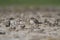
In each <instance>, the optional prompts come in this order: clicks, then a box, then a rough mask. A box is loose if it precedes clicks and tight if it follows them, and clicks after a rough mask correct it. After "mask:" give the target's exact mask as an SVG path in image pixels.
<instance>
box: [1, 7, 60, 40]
mask: <svg viewBox="0 0 60 40" xmlns="http://www.w3.org/2000/svg"><path fill="white" fill-rule="evenodd" d="M0 40H60V8H54V7H40V8H19V7H17V8H14V7H6V8H2V7H1V8H0Z"/></svg>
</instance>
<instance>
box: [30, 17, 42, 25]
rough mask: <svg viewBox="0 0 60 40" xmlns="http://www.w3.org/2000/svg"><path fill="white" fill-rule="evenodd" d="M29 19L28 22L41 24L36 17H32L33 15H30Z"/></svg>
mask: <svg viewBox="0 0 60 40" xmlns="http://www.w3.org/2000/svg"><path fill="white" fill-rule="evenodd" d="M30 19H31V20H30V23H32V24H33V23H34V24H42V22H39V21H38V20H37V19H36V18H34V17H32V18H30Z"/></svg>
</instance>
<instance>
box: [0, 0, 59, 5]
mask: <svg viewBox="0 0 60 40" xmlns="http://www.w3.org/2000/svg"><path fill="white" fill-rule="evenodd" d="M0 5H58V6H59V5H60V0H0Z"/></svg>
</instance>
